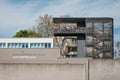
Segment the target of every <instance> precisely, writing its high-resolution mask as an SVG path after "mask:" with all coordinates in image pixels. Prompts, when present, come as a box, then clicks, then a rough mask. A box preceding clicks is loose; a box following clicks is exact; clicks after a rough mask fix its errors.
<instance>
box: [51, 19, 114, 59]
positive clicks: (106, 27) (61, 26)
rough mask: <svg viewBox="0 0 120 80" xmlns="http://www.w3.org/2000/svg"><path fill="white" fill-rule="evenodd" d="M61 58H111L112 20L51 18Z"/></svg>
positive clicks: (55, 43)
mask: <svg viewBox="0 0 120 80" xmlns="http://www.w3.org/2000/svg"><path fill="white" fill-rule="evenodd" d="M53 22H54V36H55V38H54V47H60V49H61V50H60V53H61V57H92V58H113V19H112V18H108V17H104V18H53Z"/></svg>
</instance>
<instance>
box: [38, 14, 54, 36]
mask: <svg viewBox="0 0 120 80" xmlns="http://www.w3.org/2000/svg"><path fill="white" fill-rule="evenodd" d="M36 22H37V24H38V25H37V32H38V33H40V34H41V35H42V37H51V36H53V22H52V16H49V15H48V14H45V15H44V16H40V17H39V19H38V20H36Z"/></svg>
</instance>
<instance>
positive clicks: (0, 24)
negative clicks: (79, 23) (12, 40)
mask: <svg viewBox="0 0 120 80" xmlns="http://www.w3.org/2000/svg"><path fill="white" fill-rule="evenodd" d="M119 9H120V0H0V37H1V38H6V37H12V36H13V35H14V34H15V33H16V32H17V31H19V30H20V29H28V28H29V27H31V26H35V25H36V22H35V21H36V20H37V19H38V17H39V16H40V15H41V16H42V15H44V14H46V13H47V14H49V15H52V16H53V17H59V16H62V15H65V14H70V15H71V16H73V17H112V18H114V37H115V39H114V40H115V41H117V40H119V41H120V36H119V34H120V10H119Z"/></svg>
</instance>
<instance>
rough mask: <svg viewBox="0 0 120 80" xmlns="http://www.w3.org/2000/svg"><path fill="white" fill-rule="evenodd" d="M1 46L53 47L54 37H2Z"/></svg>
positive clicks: (0, 39)
mask: <svg viewBox="0 0 120 80" xmlns="http://www.w3.org/2000/svg"><path fill="white" fill-rule="evenodd" d="M0 48H53V38H0Z"/></svg>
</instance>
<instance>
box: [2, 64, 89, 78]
mask: <svg viewBox="0 0 120 80" xmlns="http://www.w3.org/2000/svg"><path fill="white" fill-rule="evenodd" d="M85 70H86V69H85V65H82V64H15V63H14V64H3V63H1V64H0V80H87V79H86V77H85V76H86V75H85V74H86V73H85Z"/></svg>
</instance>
